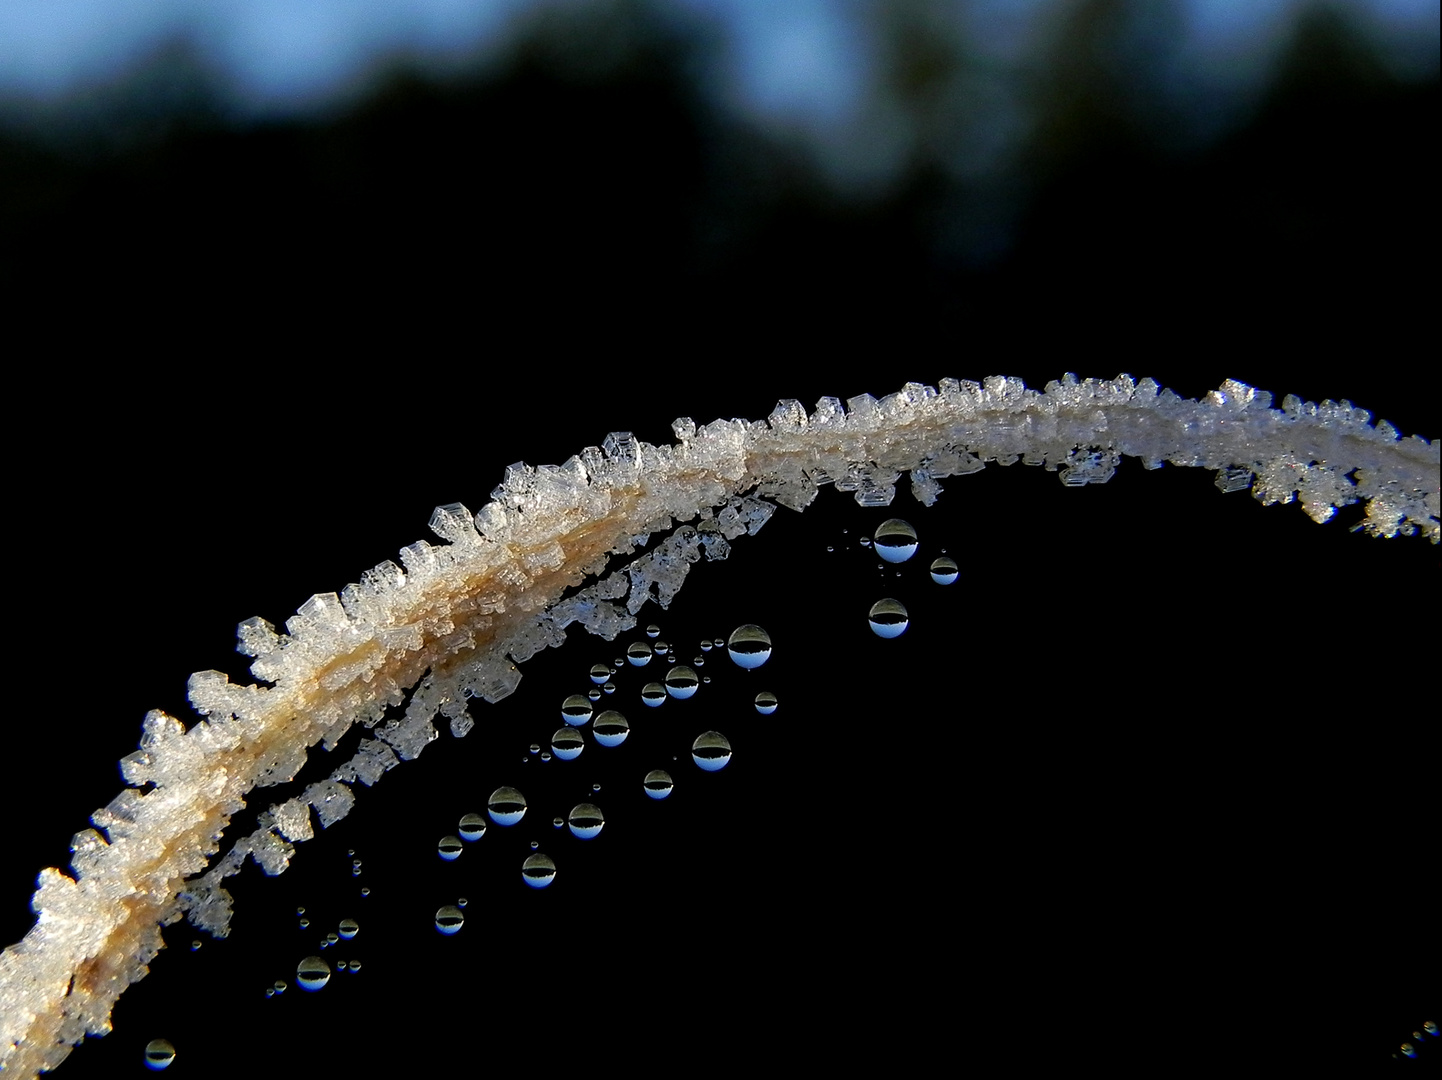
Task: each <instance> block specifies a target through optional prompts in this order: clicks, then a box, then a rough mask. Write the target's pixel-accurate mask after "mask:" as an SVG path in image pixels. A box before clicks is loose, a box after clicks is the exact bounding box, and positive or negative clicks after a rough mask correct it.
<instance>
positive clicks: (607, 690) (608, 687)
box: [601, 682, 616, 694]
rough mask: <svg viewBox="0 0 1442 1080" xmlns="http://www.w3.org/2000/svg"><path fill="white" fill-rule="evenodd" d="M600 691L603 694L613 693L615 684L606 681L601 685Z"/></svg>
mask: <svg viewBox="0 0 1442 1080" xmlns="http://www.w3.org/2000/svg"><path fill="white" fill-rule="evenodd" d="M601 692H602V693H605V694H614V693H615V692H616V684H615V683H613V682H608V683H607V684H606V685H605V686H603V687H601Z"/></svg>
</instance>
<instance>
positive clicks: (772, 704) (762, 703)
mask: <svg viewBox="0 0 1442 1080" xmlns="http://www.w3.org/2000/svg"><path fill="white" fill-rule="evenodd" d="M778 704H779V702H777V700H776V695H775V694H773V693H772V692H771V691H770V690H763V691H761V693H759V694H757V695H756V711H757V712H759V713H760V714H761V715H762V716H770V715H771V714H772V713H774V712H775V711H776V706H777V705H778Z"/></svg>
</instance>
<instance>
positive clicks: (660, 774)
mask: <svg viewBox="0 0 1442 1080" xmlns="http://www.w3.org/2000/svg"><path fill="white" fill-rule="evenodd" d="M641 784H642V786H643V787H645V789H646V794H647V795H649V796H651V798H653V799H664V798H665V797H666V796H667V795H669V794H671V788H672V787H674V786H675V785H674V784H673V783H672V782H671V774H670V773H668V772H667V771H666V770H665V769H652V770H651V771H650V772H648V773H647V774H646V779H645V780H643V781H641Z"/></svg>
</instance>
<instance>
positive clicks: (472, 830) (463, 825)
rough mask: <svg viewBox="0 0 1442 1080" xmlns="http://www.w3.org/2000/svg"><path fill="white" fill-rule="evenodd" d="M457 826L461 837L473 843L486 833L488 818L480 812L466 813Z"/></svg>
mask: <svg viewBox="0 0 1442 1080" xmlns="http://www.w3.org/2000/svg"><path fill="white" fill-rule="evenodd" d="M456 828H457V831H458V832H459V833H460V835H461V839H462V840H464V841H466V842H467V843H471V842H472V841H475V840H479V839H480V838H481V837H483V836H485V835H486V819H485V818H483V817H481V815H480V814H466V815H465V816H464V817H462V818H461V821H460V824H459V825H458V826H456Z"/></svg>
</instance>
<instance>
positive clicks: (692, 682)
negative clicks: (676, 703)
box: [666, 664, 701, 700]
mask: <svg viewBox="0 0 1442 1080" xmlns="http://www.w3.org/2000/svg"><path fill="white" fill-rule="evenodd" d="M700 685H701V680H700V679H698V678H697V677H696V672H695V671H693V670H692V669H691V668H689V667H687V666H686V665H685V664H677V665H676V666H675V667H673V668H672V669H671V670H670V671H668V672H666V693H668V694H670V695H671V696H672V697H673V698H679V699H683V700H684V699H685V698H688V697H690V696H691V695H692V694H694V693H696V688H697V687H698V686H700Z"/></svg>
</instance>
